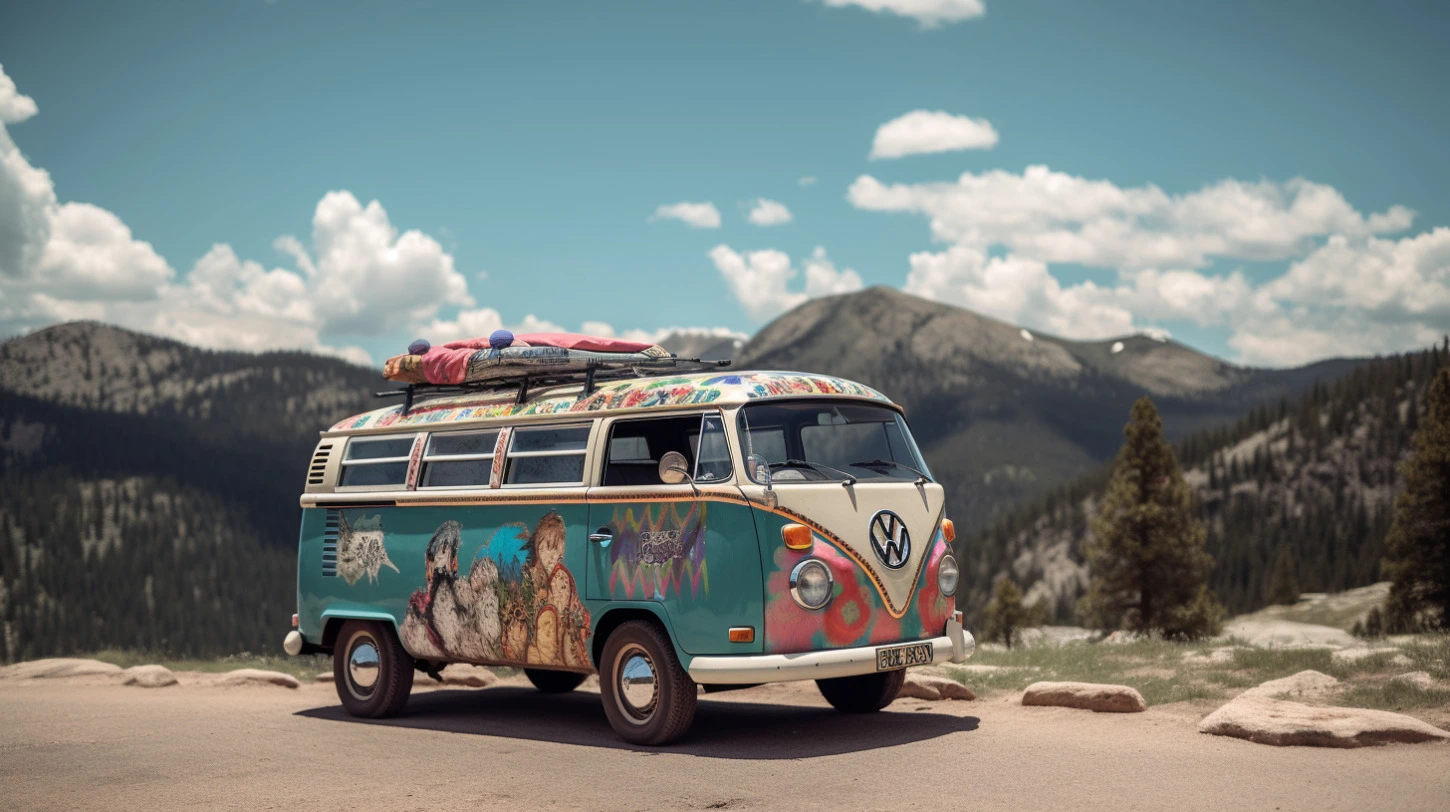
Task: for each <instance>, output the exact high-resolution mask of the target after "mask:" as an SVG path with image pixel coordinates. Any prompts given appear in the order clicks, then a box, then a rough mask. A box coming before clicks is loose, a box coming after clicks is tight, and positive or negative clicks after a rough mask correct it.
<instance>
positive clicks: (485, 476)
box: [418, 430, 498, 488]
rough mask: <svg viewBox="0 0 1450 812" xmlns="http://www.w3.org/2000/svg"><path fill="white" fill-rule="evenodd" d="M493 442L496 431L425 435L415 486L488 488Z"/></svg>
mask: <svg viewBox="0 0 1450 812" xmlns="http://www.w3.org/2000/svg"><path fill="white" fill-rule="evenodd" d="M497 443H498V431H496V430H495V431H472V432H467V433H459V432H450V433H447V434H432V435H429V437H428V447H427V449H425V450H424V452H423V473H422V476H421V477H420V479H419V482H418V485H419V487H422V488H462V487H469V486H472V487H475V488H486V487H488V481H489V474H490V472H491V471H492V470H493V449H494V446H495V445H496V444H497Z"/></svg>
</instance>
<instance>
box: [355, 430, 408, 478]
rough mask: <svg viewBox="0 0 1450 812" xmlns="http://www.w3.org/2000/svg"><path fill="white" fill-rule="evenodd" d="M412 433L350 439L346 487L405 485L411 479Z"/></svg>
mask: <svg viewBox="0 0 1450 812" xmlns="http://www.w3.org/2000/svg"><path fill="white" fill-rule="evenodd" d="M412 450H413V435H411V434H409V435H407V436H406V437H381V438H358V439H354V440H349V441H348V444H347V453H345V454H344V455H343V458H342V481H341V482H340V483H339V484H340V485H342V487H345V488H357V487H366V488H386V487H390V486H393V487H399V488H401V487H403V486H404V485H405V484H406V483H407V481H408V454H409V453H410V452H411V451H412Z"/></svg>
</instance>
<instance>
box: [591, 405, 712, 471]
mask: <svg viewBox="0 0 1450 812" xmlns="http://www.w3.org/2000/svg"><path fill="white" fill-rule="evenodd" d="M671 451H678V452H679V453H681V454H683V455H685V460H686V463H687V466H688V467H689V469H690V471H691V473H692V475H693V476H694V479H695V481H696V482H721V481H724V480H727V479H729V478H730V477H731V470H732V468H731V463H730V443H729V442H728V441H727V440H726V438H725V422H724V420H723V419H722V418H721V417H720V414H719V412H712V413H708V414H704V415H700V414H691V415H682V416H680V417H650V418H640V419H638V420H617V421H615V422H614V425H613V426H611V427H610V430H609V444H608V456H607V457H606V458H605V461H604V482H603V484H605V485H652V486H653V485H663V484H664V483H663V482H661V481H660V460H661V459H663V458H664V455H665V454H667V453H669V452H671Z"/></svg>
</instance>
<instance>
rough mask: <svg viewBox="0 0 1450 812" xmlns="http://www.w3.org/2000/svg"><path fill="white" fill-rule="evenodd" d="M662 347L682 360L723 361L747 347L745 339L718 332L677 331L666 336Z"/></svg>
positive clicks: (661, 342) (661, 344) (661, 343)
mask: <svg viewBox="0 0 1450 812" xmlns="http://www.w3.org/2000/svg"><path fill="white" fill-rule="evenodd" d="M660 346H661V347H664V348H665V349H667V350H669V351H670V352H672V353H674V354H675V355H678V356H680V357H681V358H699V359H700V360H702V361H723V360H727V359H730V358H734V357H735V356H736V355H737V354H738V353H739V352H740V348H741V347H743V346H745V337H744V336H741V335H734V334H729V333H725V334H722V333H720V332H719V331H716V330H676V331H675V332H673V333H670V334H669V335H667V336H665V338H664V339H663V340H662V341H660Z"/></svg>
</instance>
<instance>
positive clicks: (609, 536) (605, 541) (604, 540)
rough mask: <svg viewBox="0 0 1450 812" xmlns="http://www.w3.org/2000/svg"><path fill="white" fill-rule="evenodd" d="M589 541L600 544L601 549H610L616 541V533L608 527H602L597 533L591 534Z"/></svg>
mask: <svg viewBox="0 0 1450 812" xmlns="http://www.w3.org/2000/svg"><path fill="white" fill-rule="evenodd" d="M589 540H590V541H592V542H594V543H595V544H598V545H599V546H600V547H603V548H608V547H609V543H610V542H612V541H614V531H613V530H610V529H609V528H607V527H601V528H599V529H598V530H597V531H595V532H593V533H590V534H589Z"/></svg>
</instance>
